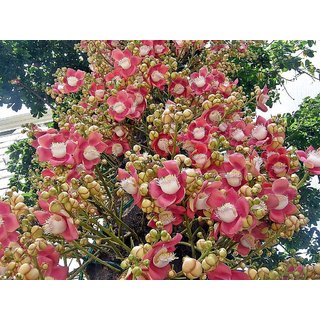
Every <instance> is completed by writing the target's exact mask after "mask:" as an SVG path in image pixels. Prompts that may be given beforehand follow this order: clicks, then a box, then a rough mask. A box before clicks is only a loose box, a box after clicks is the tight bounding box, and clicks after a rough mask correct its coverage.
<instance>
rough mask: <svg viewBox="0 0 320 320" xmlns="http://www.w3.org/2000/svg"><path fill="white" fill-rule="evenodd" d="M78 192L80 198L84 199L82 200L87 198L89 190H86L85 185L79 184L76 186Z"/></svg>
mask: <svg viewBox="0 0 320 320" xmlns="http://www.w3.org/2000/svg"><path fill="white" fill-rule="evenodd" d="M78 193H79V195H80V197H81V198H82V199H84V200H86V199H88V198H89V197H90V192H89V190H88V189H87V188H86V187H84V186H80V187H79V188H78Z"/></svg>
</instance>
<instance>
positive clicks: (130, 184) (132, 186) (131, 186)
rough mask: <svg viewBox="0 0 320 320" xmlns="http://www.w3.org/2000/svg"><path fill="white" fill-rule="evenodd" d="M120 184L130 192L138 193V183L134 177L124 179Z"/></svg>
mask: <svg viewBox="0 0 320 320" xmlns="http://www.w3.org/2000/svg"><path fill="white" fill-rule="evenodd" d="M120 184H121V187H122V189H123V190H124V191H125V192H127V193H129V194H136V193H137V192H138V187H137V183H136V180H135V179H134V178H133V177H130V178H127V179H124V180H122V181H121V182H120Z"/></svg>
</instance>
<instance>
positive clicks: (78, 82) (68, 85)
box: [63, 68, 86, 93]
mask: <svg viewBox="0 0 320 320" xmlns="http://www.w3.org/2000/svg"><path fill="white" fill-rule="evenodd" d="M85 74H86V73H85V72H84V71H81V70H77V71H76V70H73V69H70V68H68V69H67V73H66V76H65V77H64V78H63V83H64V88H63V90H64V92H66V93H72V92H78V91H79V89H80V88H81V86H82V85H83V84H84V77H85Z"/></svg>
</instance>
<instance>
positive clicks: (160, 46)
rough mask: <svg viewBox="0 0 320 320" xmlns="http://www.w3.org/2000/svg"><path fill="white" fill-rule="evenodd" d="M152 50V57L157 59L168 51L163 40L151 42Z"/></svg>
mask: <svg viewBox="0 0 320 320" xmlns="http://www.w3.org/2000/svg"><path fill="white" fill-rule="evenodd" d="M153 50H154V55H155V56H156V57H159V56H161V55H163V54H166V53H167V52H168V51H169V48H168V47H167V45H166V41H165V40H153Z"/></svg>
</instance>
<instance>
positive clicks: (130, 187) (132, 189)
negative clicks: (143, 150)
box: [117, 164, 142, 207]
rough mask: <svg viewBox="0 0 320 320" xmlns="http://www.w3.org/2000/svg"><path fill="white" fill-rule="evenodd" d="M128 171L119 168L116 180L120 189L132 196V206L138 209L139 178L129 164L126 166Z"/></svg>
mask: <svg viewBox="0 0 320 320" xmlns="http://www.w3.org/2000/svg"><path fill="white" fill-rule="evenodd" d="M128 171H129V172H127V171H126V170H124V169H122V168H119V169H118V178H117V179H118V180H120V185H121V188H122V189H123V190H124V191H125V192H127V193H128V194H130V195H132V197H133V199H134V204H136V205H137V206H138V207H140V206H141V202H142V196H141V194H140V192H139V177H138V173H137V170H136V168H135V167H134V166H133V165H132V164H131V165H129V166H128Z"/></svg>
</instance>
